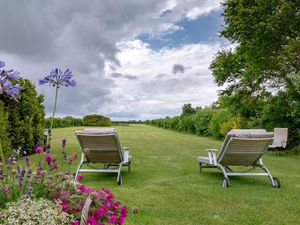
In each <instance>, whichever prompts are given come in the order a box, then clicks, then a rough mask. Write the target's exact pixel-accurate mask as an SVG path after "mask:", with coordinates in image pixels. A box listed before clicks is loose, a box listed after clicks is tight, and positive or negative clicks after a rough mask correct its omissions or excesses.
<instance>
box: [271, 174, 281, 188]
mask: <svg viewBox="0 0 300 225" xmlns="http://www.w3.org/2000/svg"><path fill="white" fill-rule="evenodd" d="M273 181H274V183H275V185H272V187H274V188H280V187H281V185H280V181H279V179H278V178H276V177H273Z"/></svg>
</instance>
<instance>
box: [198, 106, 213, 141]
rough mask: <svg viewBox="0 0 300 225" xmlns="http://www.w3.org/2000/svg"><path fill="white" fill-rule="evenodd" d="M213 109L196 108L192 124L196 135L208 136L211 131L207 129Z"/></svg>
mask: <svg viewBox="0 0 300 225" xmlns="http://www.w3.org/2000/svg"><path fill="white" fill-rule="evenodd" d="M213 113H214V110H213V109H211V108H208V107H207V108H204V109H201V110H198V111H197V112H196V114H195V115H194V126H195V130H196V134H197V135H201V136H209V135H211V131H210V129H209V124H210V121H211V118H212V116H213Z"/></svg>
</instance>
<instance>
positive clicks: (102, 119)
mask: <svg viewBox="0 0 300 225" xmlns="http://www.w3.org/2000/svg"><path fill="white" fill-rule="evenodd" d="M83 125H84V126H111V120H110V118H109V117H106V116H102V115H97V114H91V115H86V116H84V117H83Z"/></svg>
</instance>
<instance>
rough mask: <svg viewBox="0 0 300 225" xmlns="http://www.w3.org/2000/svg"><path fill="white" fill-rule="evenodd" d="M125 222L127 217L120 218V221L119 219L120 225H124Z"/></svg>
mask: <svg viewBox="0 0 300 225" xmlns="http://www.w3.org/2000/svg"><path fill="white" fill-rule="evenodd" d="M124 220H125V217H124V216H122V215H121V216H119V219H118V223H119V225H122V224H123V223H124Z"/></svg>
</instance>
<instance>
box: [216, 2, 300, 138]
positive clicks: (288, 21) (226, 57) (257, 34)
mask: <svg viewBox="0 0 300 225" xmlns="http://www.w3.org/2000/svg"><path fill="white" fill-rule="evenodd" d="M223 5H224V18H225V26H224V28H223V30H222V31H221V36H223V37H225V38H227V39H229V40H230V41H231V42H233V43H236V44H237V47H236V48H235V49H234V50H232V49H230V50H222V51H219V52H218V53H217V55H216V57H215V59H214V60H213V62H212V63H211V65H210V68H211V70H212V72H213V75H214V78H215V81H216V83H217V85H219V86H223V85H226V88H225V90H224V91H222V92H220V99H219V102H220V106H221V107H228V108H230V109H231V110H232V111H233V112H234V113H235V114H238V115H241V116H242V117H247V118H251V117H257V116H258V115H259V116H260V117H261V118H262V122H263V124H264V125H266V124H268V127H269V128H270V129H272V128H273V127H274V126H278V124H281V126H287V127H289V128H291V129H290V130H293V132H295V129H296V132H295V133H297V132H298V135H297V134H295V135H294V136H293V135H292V136H293V138H294V142H295V140H298V141H299V139H300V137H299V128H297V127H299V125H300V124H299V122H297V120H295V116H296V115H299V114H300V109H299V108H300V107H299V99H300V88H299V83H298V82H299V77H300V72H299V71H300V13H299V11H300V2H299V1H296V0H285V1H284V0H269V1H263V0H258V1H247V0H227V1H225V2H224V3H223ZM271 103H276V105H275V106H272V105H270V104H271ZM286 104H288V106H287V107H286V109H285V110H287V111H285V112H284V113H280V114H279V115H276V116H275V115H272V112H271V111H270V109H271V108H272V107H277V108H279V109H280V107H282V106H286ZM278 117H280V118H278ZM267 118H274V119H275V118H276V119H275V120H273V121H271V122H270V121H269V120H268V119H267ZM264 120H265V121H264ZM267 120H268V121H267ZM282 121H285V122H284V123H283V124H282ZM279 122H280V123H279ZM276 124H277V125H276Z"/></svg>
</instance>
